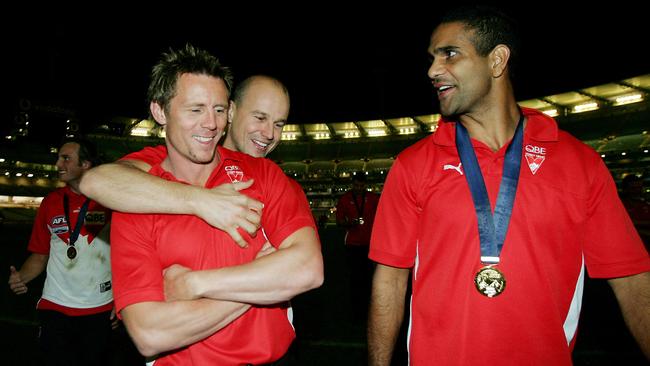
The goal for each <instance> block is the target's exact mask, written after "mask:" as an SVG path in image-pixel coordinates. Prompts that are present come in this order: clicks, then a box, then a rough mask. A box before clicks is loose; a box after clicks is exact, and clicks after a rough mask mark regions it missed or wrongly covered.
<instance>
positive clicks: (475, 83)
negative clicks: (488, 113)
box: [428, 22, 492, 116]
mask: <svg viewBox="0 0 650 366" xmlns="http://www.w3.org/2000/svg"><path fill="white" fill-rule="evenodd" d="M472 37H473V31H472V30H469V29H468V28H466V27H465V26H464V25H463V24H462V23H460V22H451V23H443V24H441V25H439V26H438V27H437V28H436V30H435V31H434V32H433V34H432V35H431V42H430V44H429V50H428V51H429V55H430V56H431V58H432V59H433V61H432V62H431V67H429V72H428V75H429V78H430V79H431V82H432V84H433V86H434V88H435V89H436V92H437V94H438V100H439V101H440V113H441V114H442V115H443V116H452V115H460V114H465V113H469V112H472V111H476V110H479V109H480V108H482V103H483V102H484V101H486V100H488V99H487V98H485V96H486V95H487V94H489V93H490V86H491V79H492V70H491V68H490V67H489V64H490V62H489V60H490V57H489V55H488V56H481V55H479V54H478V53H477V51H476V48H475V47H474V43H473V42H472Z"/></svg>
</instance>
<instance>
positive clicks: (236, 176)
mask: <svg viewBox="0 0 650 366" xmlns="http://www.w3.org/2000/svg"><path fill="white" fill-rule="evenodd" d="M224 169H225V170H226V174H227V175H228V178H230V182H231V183H237V182H242V181H243V180H244V172H243V171H242V170H241V168H239V166H237V165H226V166H225V167H224Z"/></svg>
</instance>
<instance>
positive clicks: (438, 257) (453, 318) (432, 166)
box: [370, 108, 650, 365]
mask: <svg viewBox="0 0 650 366" xmlns="http://www.w3.org/2000/svg"><path fill="white" fill-rule="evenodd" d="M523 112H524V114H525V115H526V118H527V125H526V128H525V131H524V143H523V145H524V151H523V154H522V155H523V156H522V163H521V173H520V178H519V186H518V189H517V193H516V198H515V202H514V207H513V211H512V218H511V220H510V226H509V227H508V232H507V236H506V239H505V243H504V246H503V250H502V252H501V263H500V264H499V266H498V268H499V269H500V270H501V271H502V272H503V273H504V275H505V278H506V288H505V291H504V292H503V293H502V294H501V295H499V296H497V297H494V298H488V297H486V296H483V295H481V294H480V293H479V292H478V291H477V290H476V288H475V287H474V283H473V280H474V277H475V274H476V272H477V270H478V269H479V268H480V267H481V266H482V265H481V263H480V259H479V257H480V244H479V236H478V228H477V220H476V212H475V210H474V204H473V202H472V198H471V194H470V191H469V187H468V185H467V181H466V179H465V176H464V170H463V167H462V166H461V165H460V158H459V156H458V152H457V150H456V146H455V124H454V123H453V122H447V121H441V122H440V125H439V127H438V130H437V131H436V132H435V133H434V134H433V135H431V136H429V137H427V138H425V139H423V140H421V141H419V142H418V143H416V144H415V145H413V146H411V147H409V148H408V149H406V150H405V151H404V152H402V153H401V154H400V155H399V156H398V158H397V159H396V161H395V164H394V165H393V167H392V168H391V170H390V174H389V175H388V178H387V181H386V184H385V186H384V190H383V192H382V198H381V201H380V203H379V208H378V212H377V216H376V218H375V225H374V230H373V233H372V239H371V244H370V258H371V259H373V260H375V261H377V262H379V263H383V264H386V265H390V266H395V267H403V268H407V267H413V274H412V276H413V277H412V280H413V296H412V303H411V309H412V311H411V323H410V332H409V334H410V337H409V352H410V360H411V364H412V365H432V364H440V365H478V364H482V363H485V362H488V363H491V364H495V365H524V364H525V365H570V364H571V349H572V347H573V342H574V339H575V337H574V336H575V333H576V328H577V322H578V317H579V312H580V305H581V299H582V286H583V277H584V268H585V266H586V269H587V271H588V272H589V275H590V276H591V277H599V278H611V277H621V276H628V275H632V274H637V273H641V272H645V271H648V270H650V257H649V256H648V253H647V252H646V250H645V248H644V247H643V244H642V243H641V241H640V239H639V236H638V234H637V233H636V231H635V230H634V227H633V226H632V222H631V221H630V219H629V217H628V215H627V213H626V212H625V209H624V208H623V205H622V204H621V202H620V200H619V198H618V195H617V192H616V186H615V184H614V181H613V180H612V177H611V176H610V173H609V171H608V170H607V167H606V166H605V164H604V163H603V162H602V160H601V158H600V157H599V156H598V154H597V153H596V152H595V151H593V150H592V149H591V148H589V147H588V146H586V145H584V144H583V143H581V142H580V141H578V140H577V139H575V138H574V137H572V136H570V135H569V134H568V133H566V132H563V131H560V130H558V127H557V124H556V123H555V121H554V120H553V119H552V118H550V117H548V116H546V115H544V114H542V113H541V112H538V111H535V110H532V109H526V108H524V109H523ZM472 145H473V147H474V151H475V152H476V156H477V159H478V162H479V165H480V168H481V172H482V173H483V177H484V179H485V184H486V187H487V191H488V195H489V198H490V201H491V203H492V207H493V208H494V205H495V202H496V196H497V194H498V190H499V184H500V182H501V174H502V170H503V159H504V155H505V150H506V147H507V145H506V146H504V147H503V148H501V149H500V150H499V151H497V152H493V151H492V150H490V148H488V147H487V146H486V145H484V144H483V143H481V142H479V141H476V140H472Z"/></svg>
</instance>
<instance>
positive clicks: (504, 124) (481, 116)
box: [460, 101, 521, 151]
mask: <svg viewBox="0 0 650 366" xmlns="http://www.w3.org/2000/svg"><path fill="white" fill-rule="evenodd" d="M497 105H498V104H497ZM520 117H521V112H520V110H519V108H518V107H517V104H516V103H515V102H514V101H513V103H511V104H510V105H509V106H508V107H505V108H488V109H487V110H485V111H480V112H471V113H467V114H463V115H461V116H460V123H462V124H463V126H465V128H466V129H467V132H468V133H469V136H470V137H471V138H473V139H476V140H478V141H481V142H482V143H484V144H486V145H487V146H488V147H489V148H490V149H491V150H492V151H497V150H499V149H500V148H502V147H503V146H504V145H506V144H507V143H508V141H510V140H511V139H512V137H513V136H514V135H515V130H516V128H517V123H518V122H519V118H520Z"/></svg>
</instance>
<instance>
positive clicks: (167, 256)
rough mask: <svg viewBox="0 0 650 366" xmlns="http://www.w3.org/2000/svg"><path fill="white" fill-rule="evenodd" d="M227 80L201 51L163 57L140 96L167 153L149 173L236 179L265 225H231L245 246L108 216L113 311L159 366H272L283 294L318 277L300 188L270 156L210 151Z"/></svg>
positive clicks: (202, 181) (213, 234)
mask: <svg viewBox="0 0 650 366" xmlns="http://www.w3.org/2000/svg"><path fill="white" fill-rule="evenodd" d="M231 80H232V76H231V75H230V71H229V70H228V69H227V68H224V67H223V66H221V65H220V64H219V62H218V60H216V58H214V57H213V56H211V55H209V54H208V53H206V52H205V51H202V50H198V49H195V48H194V47H191V46H187V47H186V48H185V49H182V50H178V51H173V50H172V51H171V52H170V53H168V54H165V55H164V58H163V60H161V61H160V62H159V63H158V65H156V66H155V67H154V70H153V73H152V82H151V84H150V88H149V99H150V100H151V104H150V105H151V114H152V116H153V117H154V118H155V119H156V121H157V122H158V123H160V124H162V125H164V126H165V129H166V138H165V139H166V150H167V156H166V158H165V159H164V160H163V161H162V162H161V163H158V164H155V165H153V166H152V167H151V169H150V170H149V174H151V175H154V176H159V177H162V178H163V179H166V180H168V181H172V182H176V184H185V185H192V186H198V187H206V188H211V187H216V186H221V187H223V186H224V185H225V183H229V184H230V185H238V189H240V190H241V192H242V193H244V195H245V196H244V197H246V198H248V197H250V198H251V200H250V201H249V202H259V203H262V204H263V205H264V210H263V211H261V206H251V209H249V208H246V209H245V210H244V211H242V212H241V213H240V214H241V215H242V216H250V217H254V216H258V217H260V216H261V219H260V221H259V223H260V224H261V227H262V228H263V231H262V230H261V229H260V230H257V227H255V225H252V226H250V227H246V230H245V231H243V230H242V231H239V235H241V236H242V238H243V239H244V240H245V242H246V248H244V249H242V248H239V247H238V246H237V245H235V242H234V240H233V238H232V237H231V235H229V234H227V233H225V232H223V231H221V230H218V229H215V228H213V227H212V226H210V224H208V223H207V222H205V221H204V220H202V219H201V218H199V217H196V216H188V215H141V214H126V213H118V214H116V215H115V216H114V221H113V224H114V226H113V230H112V232H111V235H112V239H113V269H114V271H113V274H114V286H115V287H114V291H115V301H116V307H117V309H118V311H120V314H121V316H122V317H123V319H124V322H125V324H126V326H127V329H128V330H129V332H130V334H131V336H132V337H133V338H134V340H135V343H136V345H137V346H138V348H139V349H140V351H141V352H142V353H143V354H145V355H147V356H155V355H160V356H159V357H158V358H157V359H156V361H155V364H156V365H159V364H160V365H175V364H183V365H187V364H196V365H204V364H219V365H239V364H248V363H250V364H265V363H269V362H273V361H275V360H277V359H279V358H280V357H282V355H283V354H284V353H285V352H286V350H287V348H288V347H289V345H290V343H291V341H292V340H293V338H294V336H295V335H294V332H293V328H292V326H291V323H290V318H291V313H290V311H289V309H288V308H287V306H286V301H287V300H288V299H290V298H291V297H293V296H295V295H296V294H298V293H301V292H304V291H307V290H309V289H311V288H314V287H317V286H319V285H320V283H322V257H321V254H320V248H319V243H318V239H317V236H316V229H315V225H314V222H313V218H312V216H311V212H310V211H309V209H308V205H307V203H306V199H305V197H304V194H299V193H300V192H298V191H297V189H296V187H295V185H294V184H293V183H291V181H290V180H289V179H288V178H287V177H286V176H285V175H284V173H283V172H282V170H280V168H278V167H277V166H276V165H275V164H273V163H272V162H270V161H269V160H266V159H256V158H252V157H250V156H248V155H245V154H242V153H237V152H233V151H230V150H227V149H225V148H221V147H219V148H218V149H217V143H218V141H219V138H220V137H221V135H222V132H223V130H224V128H225V126H226V119H227V113H228V94H229V89H230V83H231ZM147 154H149V153H148V152H146V151H145V152H142V153H136V154H134V155H133V156H132V158H133V159H139V158H141V157H143V158H144V156H145V155H147ZM242 182H245V183H242ZM230 189H231V190H232V192H235V193H237V191H236V190H235V189H233V188H230ZM254 210H257V211H258V212H255V211H254ZM250 217H248V218H247V220H250ZM253 221H254V220H253ZM249 231H251V232H252V233H253V235H252V236H251V235H249ZM271 245H272V246H273V248H271V247H270V246H271ZM163 274H164V276H163Z"/></svg>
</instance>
